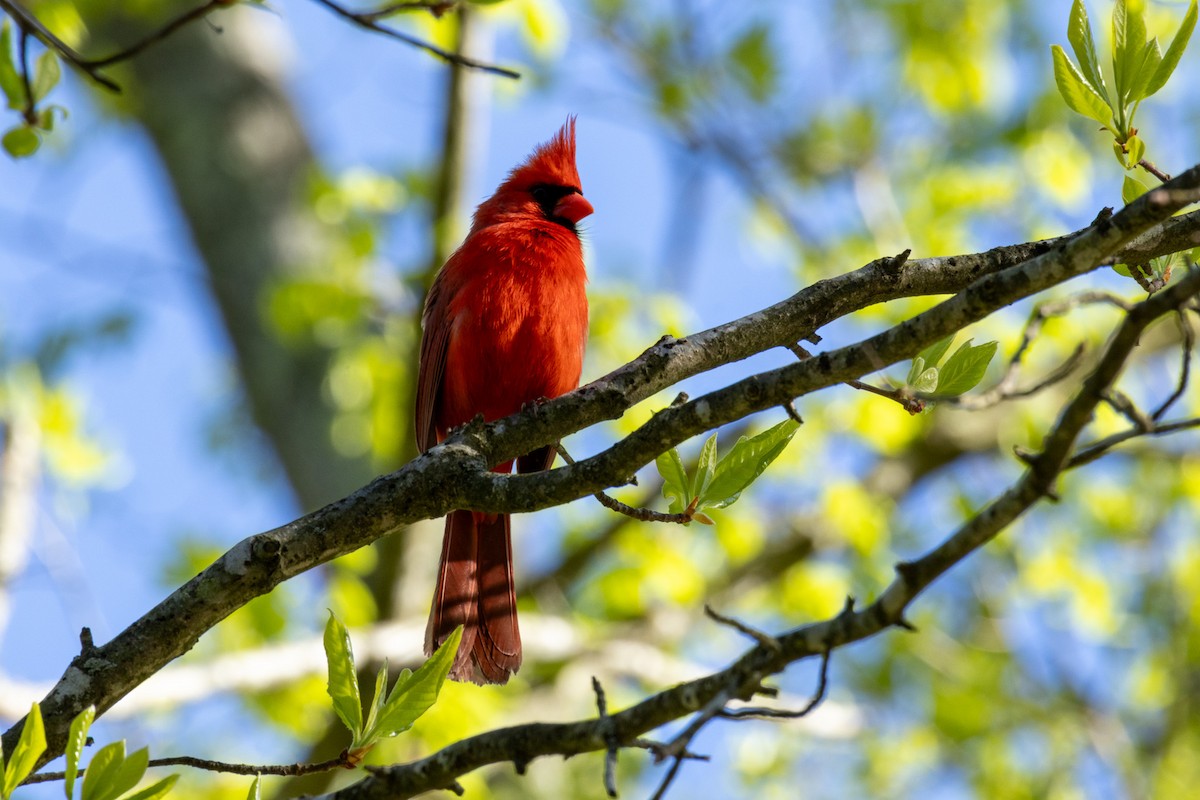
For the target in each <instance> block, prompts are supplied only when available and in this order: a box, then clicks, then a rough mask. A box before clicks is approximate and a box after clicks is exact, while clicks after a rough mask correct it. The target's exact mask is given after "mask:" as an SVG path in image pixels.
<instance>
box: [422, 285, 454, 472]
mask: <svg viewBox="0 0 1200 800" xmlns="http://www.w3.org/2000/svg"><path fill="white" fill-rule="evenodd" d="M443 272H444V270H443ZM442 274H443V273H439V274H438V277H437V278H436V279H435V280H434V282H433V286H432V287H430V289H429V296H428V297H427V298H426V299H425V312H424V313H423V314H422V315H421V360H420V365H419V366H418V368H417V409H416V424H417V449H418V450H420V451H421V452H422V453H424V452H425V451H426V450H428V449H429V448H431V447H433V446H434V445H435V444H437V441H438V436H437V424H436V421H435V419H434V415H435V413H436V411H437V404H438V395H439V394H441V391H442V376H443V375H444V374H445V372H446V352H447V350H449V344H450V315H449V313H448V312H449V305H450V299H449V297H447V296H445V295H446V292H445V287H444V286H443V281H442Z"/></svg>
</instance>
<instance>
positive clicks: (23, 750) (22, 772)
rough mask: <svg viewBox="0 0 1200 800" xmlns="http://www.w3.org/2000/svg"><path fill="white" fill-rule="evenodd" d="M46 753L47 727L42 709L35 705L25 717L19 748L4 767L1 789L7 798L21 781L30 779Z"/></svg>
mask: <svg viewBox="0 0 1200 800" xmlns="http://www.w3.org/2000/svg"><path fill="white" fill-rule="evenodd" d="M45 751H46V727H45V725H44V724H43V723H42V709H41V707H40V706H39V705H38V704H37V703H34V704H33V705H32V706H30V708H29V713H28V714H27V715H25V725H24V727H22V728H21V738H19V739H17V746H16V747H14V748H13V751H12V754H11V755H10V756H9V757H8V763H7V764H5V765H4V785H3V786H2V787H0V789H3V793H4V796H5V797H8V796H9V795H10V794H12V793H13V791H14V790H15V789H16V788H17V787H18V786H20V785H21V781H23V780H25V779H26V778H28V777H29V773H31V772H33V768H34V765H36V764H37V760H38V758H39V757H40V756H41V755H42V753H44V752H45Z"/></svg>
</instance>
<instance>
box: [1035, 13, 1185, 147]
mask: <svg viewBox="0 0 1200 800" xmlns="http://www.w3.org/2000/svg"><path fill="white" fill-rule="evenodd" d="M1145 6H1146V3H1145V0H1117V2H1116V4H1115V6H1114V7H1113V16H1112V42H1113V52H1112V75H1113V89H1114V91H1113V93H1112V94H1110V93H1109V91H1108V85H1107V84H1106V83H1105V79H1104V74H1103V72H1102V70H1101V68H1100V60H1099V58H1098V57H1097V55H1096V44H1095V41H1094V39H1093V38H1092V28H1091V24H1090V23H1089V22H1088V17H1087V10H1086V9H1085V8H1084V5H1083V0H1075V3H1074V5H1072V7H1071V17H1070V21H1069V22H1068V24H1067V39H1068V40H1069V41H1070V43H1071V49H1072V50H1073V51H1074V52H1075V57H1076V58H1077V59H1078V60H1079V66H1078V67H1076V65H1075V64H1073V63H1072V62H1071V60H1070V59H1069V58H1068V57H1067V54H1066V52H1064V51H1063V49H1062V48H1061V47H1059V46H1058V45H1052V46H1051V53H1052V55H1053V59H1054V81H1055V83H1056V84H1057V85H1058V91H1059V94H1061V95H1062V98H1063V100H1064V101H1065V102H1066V104H1067V107H1068V108H1070V109H1071V110H1072V111H1075V112H1076V113H1079V114H1082V115H1083V116H1085V117H1088V118H1090V119H1094V120H1096V121H1097V122H1099V123H1100V124H1101V125H1103V126H1104V128H1106V129H1107V130H1109V131H1111V132H1112V134H1113V137H1114V139H1115V143H1114V146H1113V150H1114V152H1115V154H1116V156H1117V160H1118V161H1120V162H1121V165H1122V166H1123V167H1125V168H1126V169H1132V168H1133V167H1134V166H1135V165H1136V164H1137V163H1138V162H1139V161H1141V160H1142V158H1143V157H1144V156H1145V148H1146V145H1145V143H1144V142H1143V141H1142V139H1141V138H1139V136H1138V130H1137V128H1135V127H1134V125H1133V118H1134V116H1135V115H1136V114H1137V109H1138V104H1139V103H1141V101H1142V100H1145V99H1146V98H1147V97H1150V96H1151V95H1153V94H1154V93H1155V92H1157V91H1158V90H1159V89H1161V88H1162V87H1163V86H1164V85H1166V82H1167V79H1168V78H1170V77H1171V73H1173V72H1174V71H1175V67H1177V66H1178V65H1179V59H1180V57H1182V56H1183V51H1184V49H1185V48H1186V47H1187V43H1188V40H1189V39H1190V38H1191V36H1192V30H1193V29H1194V28H1195V27H1196V0H1192V2H1191V3H1190V4H1189V5H1188V10H1187V12H1186V13H1185V14H1184V17H1183V22H1182V24H1181V25H1180V26H1179V30H1178V31H1177V32H1176V33H1175V36H1174V38H1173V39H1172V40H1171V44H1170V46H1168V47H1167V52H1166V53H1165V54H1164V53H1163V52H1162V49H1161V48H1160V47H1159V45H1158V38H1157V37H1154V38H1151V39H1149V40H1147V38H1146V36H1147V32H1146V18H1145V15H1146V7H1145Z"/></svg>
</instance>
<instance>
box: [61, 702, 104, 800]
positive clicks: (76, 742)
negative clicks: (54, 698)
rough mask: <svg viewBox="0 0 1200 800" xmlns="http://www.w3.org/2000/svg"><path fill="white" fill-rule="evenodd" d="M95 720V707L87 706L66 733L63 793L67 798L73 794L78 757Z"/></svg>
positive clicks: (77, 769) (77, 771) (77, 770)
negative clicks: (65, 766)
mask: <svg viewBox="0 0 1200 800" xmlns="http://www.w3.org/2000/svg"><path fill="white" fill-rule="evenodd" d="M95 718H96V707H95V706H88V707H87V708H85V709H84V710H83V711H80V712H79V713H78V714H77V715H76V716H75V719H73V720H71V728H70V731H69V732H68V733H67V748H66V751H65V752H64V755H65V756H66V759H67V769H66V774H65V775H64V776H63V793H64V794H66V796H67V797H68V798H70V797H73V796H74V794H75V778H76V777H77V776H78V775H79V757H80V756H81V755H83V746H84V744H86V743H87V733H88V728H90V727H92V720H94V719H95Z"/></svg>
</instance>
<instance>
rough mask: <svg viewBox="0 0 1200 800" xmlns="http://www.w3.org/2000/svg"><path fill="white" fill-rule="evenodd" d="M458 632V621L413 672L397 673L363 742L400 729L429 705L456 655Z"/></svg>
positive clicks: (460, 637)
mask: <svg viewBox="0 0 1200 800" xmlns="http://www.w3.org/2000/svg"><path fill="white" fill-rule="evenodd" d="M462 632H463V629H462V626H461V625H459V626H458V627H457V628H455V629H454V632H453V633H451V634H450V636H448V637H447V638H446V641H444V642H442V645H441V646H440V647H439V648H438V649H437V650H436V651H434V654H433V655H431V656H430V657H429V658H428V659H427V660H426V661H425V663H424V664H422V665H421V666H420V667H418V668H417V671H416V672H412V673H409V674H408V675H407V676H405V675H403V674H402V675H401V676H400V679H398V680H397V681H396V685H395V686H394V687H393V688H392V691H391V693H390V694H389V695H388V699H387V703H386V704H385V705H384V707H383V709H382V710H381V711H380V712H379V721H378V724H377V727H376V729H375V730H374V731H369V732H368V733H369V735H370V739H369V741H368V742H364V743H363V744H364V745H366V744H373V743H374V742H376V741H378V740H379V739H380V738H384V737H388V736H395V735H396V734H398V733H403V732H404V731H406V730H408V729H409V728H411V727H412V726H413V723H414V722H416V721H417V719H418V718H420V716H421V715H422V714H424V713H425V712H426V711H428V710H429V709H430V708H431V707H432V706H433V704H434V702H436V701H437V698H438V694H439V693H440V692H441V691H442V684H443V683H445V682H446V676H447V675H449V674H450V667H452V666H453V665H454V658H455V656H457V655H458V646H459V644H461V643H462Z"/></svg>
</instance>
